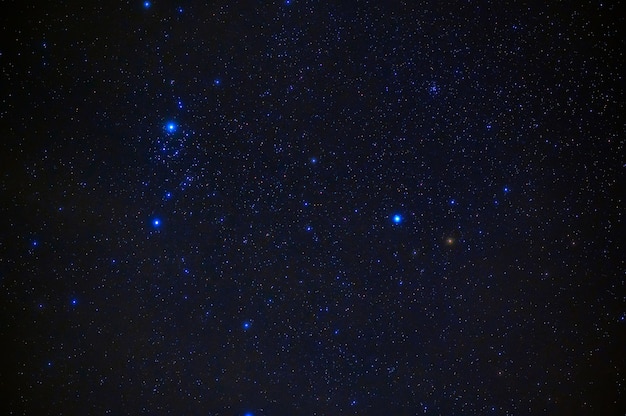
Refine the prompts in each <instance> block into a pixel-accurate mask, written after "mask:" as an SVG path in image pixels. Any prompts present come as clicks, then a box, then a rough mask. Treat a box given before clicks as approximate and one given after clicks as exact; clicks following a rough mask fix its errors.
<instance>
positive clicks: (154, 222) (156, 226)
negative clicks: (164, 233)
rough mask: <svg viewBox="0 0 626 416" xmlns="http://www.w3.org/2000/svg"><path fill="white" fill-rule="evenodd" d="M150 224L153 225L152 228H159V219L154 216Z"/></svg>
mask: <svg viewBox="0 0 626 416" xmlns="http://www.w3.org/2000/svg"><path fill="white" fill-rule="evenodd" d="M152 226H153V227H154V228H159V227H160V226H161V220H160V219H158V218H154V219H153V220H152Z"/></svg>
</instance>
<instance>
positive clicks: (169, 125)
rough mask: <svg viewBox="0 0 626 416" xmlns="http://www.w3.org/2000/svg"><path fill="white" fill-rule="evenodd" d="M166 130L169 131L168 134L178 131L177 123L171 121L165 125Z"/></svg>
mask: <svg viewBox="0 0 626 416" xmlns="http://www.w3.org/2000/svg"><path fill="white" fill-rule="evenodd" d="M165 130H167V132H168V133H174V132H175V131H176V123H174V122H173V121H169V122H168V123H167V124H166V125H165Z"/></svg>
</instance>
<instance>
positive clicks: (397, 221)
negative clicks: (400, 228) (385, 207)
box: [391, 214, 402, 224]
mask: <svg viewBox="0 0 626 416" xmlns="http://www.w3.org/2000/svg"><path fill="white" fill-rule="evenodd" d="M391 220H392V221H393V223H394V224H400V223H401V222H402V215H400V214H395V215H394V216H393V217H391Z"/></svg>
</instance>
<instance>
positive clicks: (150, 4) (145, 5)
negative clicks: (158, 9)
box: [143, 1, 152, 9]
mask: <svg viewBox="0 0 626 416" xmlns="http://www.w3.org/2000/svg"><path fill="white" fill-rule="evenodd" d="M150 6H152V3H150V2H149V1H144V2H143V7H144V9H149V8H150Z"/></svg>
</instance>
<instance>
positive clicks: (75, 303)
mask: <svg viewBox="0 0 626 416" xmlns="http://www.w3.org/2000/svg"><path fill="white" fill-rule="evenodd" d="M76 305H78V300H77V299H76V298H74V299H72V306H76Z"/></svg>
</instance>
